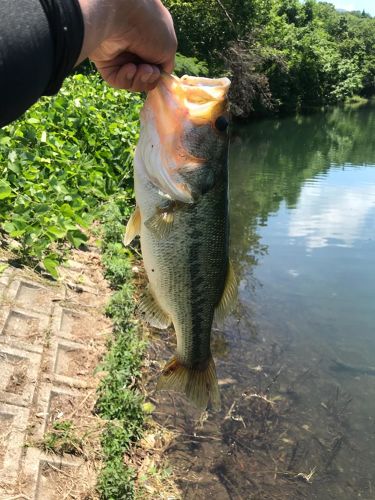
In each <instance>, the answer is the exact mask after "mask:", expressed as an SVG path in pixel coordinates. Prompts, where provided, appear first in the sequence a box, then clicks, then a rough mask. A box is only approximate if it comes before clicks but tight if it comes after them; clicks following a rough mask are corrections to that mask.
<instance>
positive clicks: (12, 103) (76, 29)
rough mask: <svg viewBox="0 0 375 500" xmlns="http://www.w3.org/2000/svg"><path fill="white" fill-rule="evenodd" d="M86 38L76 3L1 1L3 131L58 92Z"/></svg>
mask: <svg viewBox="0 0 375 500" xmlns="http://www.w3.org/2000/svg"><path fill="white" fill-rule="evenodd" d="M83 35H84V25H83V19H82V13H81V10H80V7H79V4H78V1H77V0H0V127H3V126H4V125H6V124H7V123H9V122H11V121H13V120H15V119H16V118H18V117H19V116H20V115H21V114H22V113H23V112H24V111H26V110H27V109H28V108H29V107H30V106H31V105H32V104H34V103H35V101H37V100H38V99H39V97H40V96H42V95H51V94H54V93H56V92H57V91H58V90H59V89H60V87H61V84H62V82H63V80H64V78H65V77H66V76H67V74H68V73H69V72H70V71H71V70H72V69H73V67H74V65H75V63H76V61H77V59H78V57H79V54H80V51H81V47H82V42H83Z"/></svg>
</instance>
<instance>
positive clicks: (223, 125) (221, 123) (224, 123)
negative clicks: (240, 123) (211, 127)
mask: <svg viewBox="0 0 375 500" xmlns="http://www.w3.org/2000/svg"><path fill="white" fill-rule="evenodd" d="M228 125H229V122H228V120H227V118H226V117H225V116H224V115H221V116H219V118H217V119H216V121H215V128H216V129H217V130H219V132H225V131H226V129H227V128H228Z"/></svg>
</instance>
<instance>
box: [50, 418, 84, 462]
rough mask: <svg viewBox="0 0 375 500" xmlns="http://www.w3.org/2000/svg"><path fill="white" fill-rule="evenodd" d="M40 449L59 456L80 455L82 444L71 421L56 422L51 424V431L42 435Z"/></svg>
mask: <svg viewBox="0 0 375 500" xmlns="http://www.w3.org/2000/svg"><path fill="white" fill-rule="evenodd" d="M41 447H42V449H43V450H45V451H47V452H51V453H58V454H60V455H63V454H64V453H70V454H71V455H81V454H82V449H83V442H82V439H81V438H80V437H78V436H77V434H76V432H75V429H74V425H73V422H72V421H70V420H58V421H56V422H54V423H53V426H52V430H51V431H49V432H47V433H46V434H45V435H44V438H43V441H42V442H41Z"/></svg>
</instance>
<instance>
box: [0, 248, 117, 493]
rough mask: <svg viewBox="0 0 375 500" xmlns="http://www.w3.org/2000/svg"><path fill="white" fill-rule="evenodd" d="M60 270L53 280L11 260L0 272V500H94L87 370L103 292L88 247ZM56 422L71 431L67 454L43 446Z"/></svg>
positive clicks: (101, 322)
mask: <svg viewBox="0 0 375 500" xmlns="http://www.w3.org/2000/svg"><path fill="white" fill-rule="evenodd" d="M4 262H6V259H5V258H1V255H0V268H1V267H4V266H1V265H2V264H4ZM61 274H62V275H63V283H62V284H59V285H54V284H51V283H50V282H48V281H46V280H43V279H41V278H40V276H38V275H37V274H34V273H32V272H31V271H22V270H19V269H16V268H14V267H11V266H9V267H8V268H7V269H5V271H3V272H2V273H1V274H0V499H11V498H13V499H15V498H19V499H22V498H24V499H33V500H34V499H35V500H57V499H59V500H62V499H64V498H87V499H88V498H96V497H95V492H94V487H95V480H96V474H97V470H96V469H97V467H98V465H99V464H98V461H97V460H98V453H97V450H95V443H97V442H98V441H99V436H100V430H101V423H100V421H99V419H98V418H96V417H95V416H94V415H93V413H92V409H93V406H94V404H95V390H96V387H97V384H98V380H99V375H95V373H94V370H95V367H96V366H97V365H98V362H99V361H100V359H101V357H102V356H103V353H104V351H105V341H106V338H107V336H108V333H109V331H110V324H109V322H108V320H107V319H106V318H105V317H104V316H103V310H104V306H105V304H106V302H107V300H108V297H109V290H108V288H107V285H106V282H105V281H104V279H103V277H102V273H101V269H100V262H99V256H98V255H97V254H96V253H95V252H76V254H75V257H74V262H70V265H69V267H66V268H63V269H62V271H61ZM56 422H70V423H72V425H74V428H75V429H79V436H80V439H79V441H77V442H79V446H78V445H77V449H76V450H74V449H73V450H70V451H71V453H62V454H59V455H57V454H54V453H51V452H48V449H49V447H51V446H49V447H48V446H47V445H46V435H47V436H48V433H49V432H51V430H53V429H54V428H55V426H56ZM68 425H70V424H68ZM90 433H91V434H90ZM88 435H92V436H93V437H92V439H91V438H90V439H87V436H88ZM82 436H85V439H83V438H82ZM75 442H76V441H74V440H73V441H72V443H73V444H74V443H75ZM93 443H94V444H93ZM47 444H48V443H47ZM50 444H51V443H50ZM86 445H87V446H86ZM86 448H87V449H86ZM46 450H47V451H46ZM74 455H76V456H74Z"/></svg>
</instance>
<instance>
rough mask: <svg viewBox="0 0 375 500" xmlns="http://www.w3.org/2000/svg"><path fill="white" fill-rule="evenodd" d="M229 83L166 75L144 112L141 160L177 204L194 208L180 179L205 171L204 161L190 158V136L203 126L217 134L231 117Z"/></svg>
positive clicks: (140, 150) (162, 190) (151, 93)
mask: <svg viewBox="0 0 375 500" xmlns="http://www.w3.org/2000/svg"><path fill="white" fill-rule="evenodd" d="M229 86H230V80H229V79H228V78H216V79H210V78H200V77H193V76H183V77H181V78H178V77H176V76H171V75H168V74H167V73H163V74H162V78H161V79H160V81H159V84H158V86H157V87H156V88H155V89H154V90H152V91H150V92H149V93H148V96H147V99H146V102H145V104H144V107H143V109H142V111H141V124H142V130H141V139H140V141H139V143H138V147H137V151H138V155H137V157H142V161H143V163H144V169H145V170H146V171H147V174H148V176H149V178H150V179H151V180H152V182H153V184H154V185H155V186H158V188H159V189H160V191H161V192H163V193H165V194H166V195H168V196H170V198H171V199H173V200H178V201H181V202H183V203H192V202H193V200H194V198H193V196H192V193H191V192H190V190H189V188H188V187H187V186H185V184H184V182H183V179H182V178H178V173H179V172H181V171H183V170H186V169H187V168H189V169H193V168H195V167H200V166H201V165H202V164H203V163H204V161H205V159H204V158H201V157H197V156H195V155H193V154H192V153H191V152H190V148H189V145H188V143H189V139H188V137H189V133H190V131H191V130H192V129H193V128H195V127H201V126H204V125H206V126H207V125H208V126H210V125H211V126H212V128H213V129H215V133H216V132H217V129H216V128H215V123H216V120H217V119H218V118H219V117H220V116H223V115H225V114H226V113H227V109H228V99H227V94H228V89H229Z"/></svg>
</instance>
